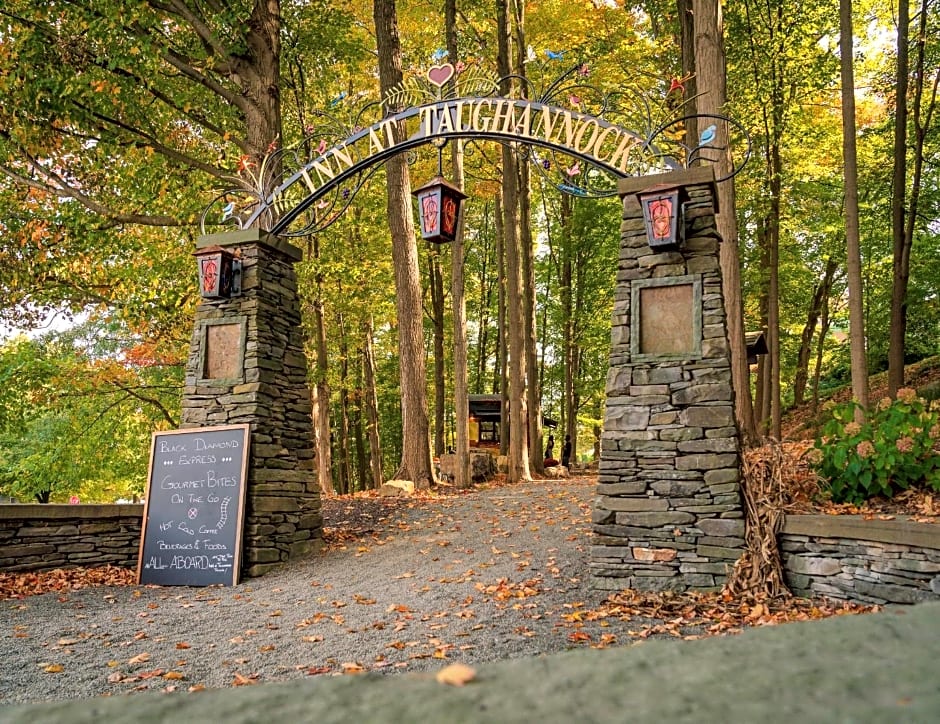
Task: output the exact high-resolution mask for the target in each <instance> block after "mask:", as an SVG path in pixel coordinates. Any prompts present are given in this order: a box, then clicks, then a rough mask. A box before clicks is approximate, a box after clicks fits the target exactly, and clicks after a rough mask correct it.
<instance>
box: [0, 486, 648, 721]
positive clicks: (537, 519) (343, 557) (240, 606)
mask: <svg viewBox="0 0 940 724" xmlns="http://www.w3.org/2000/svg"><path fill="white" fill-rule="evenodd" d="M594 484H595V480H594V479H593V478H575V479H571V480H563V481H557V480H552V481H536V482H533V483H531V484H524V485H516V486H506V485H501V486H482V487H479V488H476V489H475V490H472V491H470V492H468V493H462V494H458V493H454V494H447V495H442V496H440V497H436V498H422V499H364V500H358V499H357V500H353V501H350V500H349V499H343V500H339V501H329V502H328V503H326V504H325V506H324V514H325V518H326V526H327V527H328V540H329V545H328V547H327V549H326V550H324V551H322V552H320V553H317V554H316V555H315V556H313V557H311V558H310V559H308V560H305V561H302V562H298V563H293V564H291V565H290V566H288V567H285V568H283V569H282V570H279V571H276V572H274V573H270V574H268V575H266V576H264V577H263V578H259V579H250V580H247V581H244V582H242V583H241V584H240V585H238V586H235V587H228V588H220V587H212V588H185V587H158V586H127V587H101V588H89V589H84V590H79V591H73V592H69V593H67V594H44V595H40V596H32V597H29V598H26V599H22V600H8V601H0V703H4V704H9V703H19V702H36V701H44V700H60V699H67V698H73V697H93V696H101V695H118V694H126V693H130V692H134V691H140V690H152V689H168V690H170V691H174V690H175V691H187V690H190V689H195V690H198V689H201V688H203V687H206V688H210V687H212V688H214V687H228V686H232V685H249V684H252V683H255V682H270V681H278V680H285V679H292V678H299V677H304V676H324V675H334V674H343V673H345V674H351V673H355V672H357V671H361V670H379V671H387V672H399V671H418V670H424V669H432V670H433V669H438V668H441V667H443V666H444V665H446V664H447V663H450V662H454V661H460V662H463V663H467V664H473V663H475V662H483V661H490V660H495V659H506V658H513V657H519V656H532V655H538V654H543V653H548V652H554V651H559V650H563V649H567V648H571V647H576V646H577V647H583V646H587V645H598V644H601V645H605V644H609V643H614V642H616V641H617V637H618V635H619V636H620V639H621V640H620V642H621V643H626V642H627V641H628V640H629V635H628V633H627V631H626V626H627V624H625V623H620V622H618V621H617V620H616V619H613V620H612V621H607V620H603V619H601V620H597V621H592V620H590V619H591V617H590V616H586V618H587V619H588V620H579V619H581V618H582V615H581V613H579V612H585V613H586V612H587V611H588V610H589V609H590V608H591V607H596V606H598V605H599V604H600V603H601V602H602V600H603V598H604V595H603V594H601V593H599V592H594V591H591V590H590V588H589V576H588V564H587V560H588V549H589V544H590V539H589V531H590V512H591V497H592V495H593V492H594ZM636 625H637V624H636V622H634V623H632V625H631V627H636ZM618 628H619V629H620V630H618Z"/></svg>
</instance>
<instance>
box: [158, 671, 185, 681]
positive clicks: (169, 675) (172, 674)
mask: <svg viewBox="0 0 940 724" xmlns="http://www.w3.org/2000/svg"><path fill="white" fill-rule="evenodd" d="M163 678H164V679H171V680H177V681H178V680H179V679H185V678H186V674H184V673H182V672H181V671H167V672H166V673H165V674H164V675H163Z"/></svg>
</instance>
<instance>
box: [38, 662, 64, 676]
mask: <svg viewBox="0 0 940 724" xmlns="http://www.w3.org/2000/svg"><path fill="white" fill-rule="evenodd" d="M43 671H45V672H46V673H47V674H60V673H62V672H63V671H65V667H64V666H62V664H49V665H48V666H46V668H44V669H43Z"/></svg>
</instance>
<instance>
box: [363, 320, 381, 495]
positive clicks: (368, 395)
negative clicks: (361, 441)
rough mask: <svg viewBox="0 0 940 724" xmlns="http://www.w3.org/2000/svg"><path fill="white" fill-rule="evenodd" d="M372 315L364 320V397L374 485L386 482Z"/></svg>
mask: <svg viewBox="0 0 940 724" xmlns="http://www.w3.org/2000/svg"><path fill="white" fill-rule="evenodd" d="M372 336H373V332H372V317H368V318H367V319H364V320H363V321H362V376H363V380H364V387H365V389H364V390H363V397H364V400H365V408H366V421H367V422H366V426H367V431H368V436H369V466H370V469H371V473H372V474H371V478H372V487H373V488H377V487H379V486H381V485H382V483H384V482H385V479H384V472H383V466H382V443H381V438H380V436H379V395H378V389H377V388H376V384H375V354H374V352H373V351H372Z"/></svg>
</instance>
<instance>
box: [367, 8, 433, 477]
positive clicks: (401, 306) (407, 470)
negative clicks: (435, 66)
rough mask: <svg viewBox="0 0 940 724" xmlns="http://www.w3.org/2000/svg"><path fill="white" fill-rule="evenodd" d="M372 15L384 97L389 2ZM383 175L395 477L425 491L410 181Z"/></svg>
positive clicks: (389, 84) (394, 71)
mask: <svg viewBox="0 0 940 724" xmlns="http://www.w3.org/2000/svg"><path fill="white" fill-rule="evenodd" d="M372 12H373V19H374V22H375V39H376V45H377V48H378V56H379V85H380V87H381V90H382V95H383V96H385V95H386V94H388V93H389V92H390V91H391V90H392V89H393V88H394V87H395V86H397V85H398V84H399V83H401V82H402V79H403V74H402V62H401V41H400V39H399V36H398V17H397V10H396V6H395V0H374V2H373V5H372ZM387 110H388V111H389V112H391V111H393V110H396V109H391V108H389V109H387ZM395 133H396V134H397V141H403V140H404V129H403V128H401V127H398V128H396V129H395ZM385 173H386V180H387V183H388V203H387V208H388V223H389V229H390V231H391V235H392V260H393V262H394V265H395V295H396V305H397V309H398V340H399V350H400V354H401V364H400V381H401V409H402V459H401V465H400V467H399V469H398V472H397V473H396V474H395V477H396V478H402V479H406V480H412V481H414V483H415V486H416V487H419V488H426V487H428V486H429V485H430V484H431V483H432V482H434V472H433V470H432V468H431V446H430V439H429V434H430V430H429V425H428V411H427V410H428V405H427V388H426V381H425V364H424V349H423V341H424V330H423V327H422V312H421V284H420V275H419V271H418V253H417V245H416V243H415V233H414V226H413V223H412V219H411V179H410V177H409V175H408V165H407V162H406V160H405V157H404V156H394V157H392V158H390V159H389V160H388V162H387V163H386V172H385Z"/></svg>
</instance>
